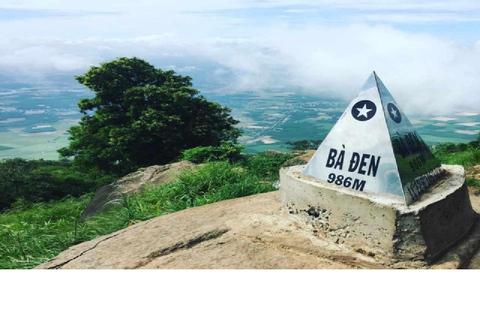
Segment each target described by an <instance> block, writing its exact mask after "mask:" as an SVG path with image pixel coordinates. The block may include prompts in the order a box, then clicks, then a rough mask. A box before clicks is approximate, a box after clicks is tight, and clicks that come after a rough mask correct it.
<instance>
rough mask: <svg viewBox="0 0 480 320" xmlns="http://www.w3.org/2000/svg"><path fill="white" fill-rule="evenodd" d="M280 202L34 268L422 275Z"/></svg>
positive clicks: (239, 204)
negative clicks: (327, 232) (334, 235)
mask: <svg viewBox="0 0 480 320" xmlns="http://www.w3.org/2000/svg"><path fill="white" fill-rule="evenodd" d="M280 198H281V196H280V192H278V191H275V192H270V193H264V194H259V195H253V196H249V197H244V198H237V199H232V200H226V201H221V202H217V203H214V204H210V205H205V206H201V207H196V208H191V209H187V210H183V211H179V212H175V213H172V214H168V215H165V216H161V217H158V218H154V219H151V220H148V221H145V222H142V223H139V224H136V225H133V226H131V227H128V228H126V229H123V230H120V231H117V232H115V233H112V234H110V235H107V236H103V237H100V238H97V239H95V240H92V241H88V242H84V243H81V244H79V245H76V246H74V247H71V248H70V249H68V250H66V251H64V252H62V253H61V254H60V255H58V256H57V257H55V258H53V259H51V260H49V261H47V262H46V263H44V264H42V265H40V266H38V267H37V268H43V269H168V268H169V269H201V268H215V269H217V268H245V269H254V268H259V269H270V268H274V269H297V268H301V269H351V268H369V269H371V268H375V269H378V268H393V267H395V268H418V267H421V268H425V266H424V265H419V264H416V263H415V262H411V263H408V262H407V263H403V264H398V263H397V264H391V262H390V261H389V260H388V259H386V257H383V256H381V255H378V254H373V253H372V252H369V251H368V250H361V249H357V250H354V249H352V248H350V247H347V246H345V245H342V244H337V243H335V242H333V241H332V240H329V239H327V238H324V237H323V236H322V235H321V232H318V230H317V229H316V227H315V226H314V224H313V223H312V221H311V219H310V218H309V217H306V216H301V215H295V214H289V213H287V212H284V211H282V209H281V206H282V204H281V199H280ZM478 209H480V208H478V207H477V208H476V210H478ZM478 239H480V231H479V230H478V228H477V229H476V230H474V232H473V234H472V235H470V237H468V238H467V240H466V241H470V242H469V244H468V245H463V247H462V244H460V245H459V246H458V247H457V248H453V249H452V250H451V251H450V252H449V254H447V255H446V258H445V259H444V260H442V261H441V263H440V264H437V265H435V266H434V267H438V268H458V267H465V266H467V265H468V261H469V259H470V258H471V257H472V255H473V254H474V253H475V252H474V250H473V249H472V246H476V245H477V244H478V243H479V242H478ZM463 243H466V242H463ZM465 247H468V248H465ZM467 249H468V250H467Z"/></svg>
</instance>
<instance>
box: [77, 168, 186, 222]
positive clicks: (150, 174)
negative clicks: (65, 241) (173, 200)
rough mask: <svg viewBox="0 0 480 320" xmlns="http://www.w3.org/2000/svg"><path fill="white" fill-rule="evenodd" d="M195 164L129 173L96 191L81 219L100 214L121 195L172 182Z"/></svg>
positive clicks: (143, 169) (144, 169) (145, 169)
mask: <svg viewBox="0 0 480 320" xmlns="http://www.w3.org/2000/svg"><path fill="white" fill-rule="evenodd" d="M194 167H195V164H193V163H191V162H188V161H181V162H175V163H171V164H166V165H163V166H151V167H147V168H142V169H140V170H138V171H136V172H133V173H130V174H129V175H126V176H125V177H123V178H120V179H118V180H117V181H115V182H113V183H111V184H109V185H106V186H103V187H101V188H100V189H98V190H97V192H96V193H95V196H94V197H93V199H92V201H91V202H90V203H89V204H88V205H87V207H86V208H85V210H83V212H82V219H85V218H87V217H89V216H92V215H94V214H96V213H99V212H101V211H102V210H103V209H104V208H105V204H106V203H107V202H109V201H111V200H114V199H117V198H119V197H121V194H132V193H138V192H140V191H141V190H142V189H143V188H145V187H146V186H159V185H162V184H165V183H168V182H171V181H173V180H174V179H175V178H176V176H177V175H178V174H179V173H180V172H181V171H183V170H192V169H193V168H194Z"/></svg>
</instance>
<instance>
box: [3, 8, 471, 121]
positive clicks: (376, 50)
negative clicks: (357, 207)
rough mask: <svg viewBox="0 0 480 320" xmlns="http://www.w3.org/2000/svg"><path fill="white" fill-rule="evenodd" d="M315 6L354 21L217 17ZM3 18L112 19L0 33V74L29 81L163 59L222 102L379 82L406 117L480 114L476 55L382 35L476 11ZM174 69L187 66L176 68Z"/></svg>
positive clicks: (13, 26)
mask: <svg viewBox="0 0 480 320" xmlns="http://www.w3.org/2000/svg"><path fill="white" fill-rule="evenodd" d="M295 6H297V7H295ZM322 6H324V7H325V8H334V9H336V10H339V9H341V8H348V9H349V10H357V11H355V12H353V13H352V11H349V12H350V14H353V20H352V21H353V22H352V21H341V23H337V24H334V25H330V26H325V24H322V23H321V22H318V21H314V22H309V24H306V23H303V24H287V23H282V22H281V21H282V20H281V19H276V18H269V19H270V20H268V19H267V18H265V17H264V16H262V15H259V16H257V17H256V18H255V15H252V17H248V14H247V18H239V17H237V16H235V11H234V10H229V14H224V13H223V12H222V11H218V10H223V9H235V8H270V9H275V8H277V9H279V10H278V13H279V14H282V13H285V14H291V15H295V16H300V17H301V16H302V14H309V13H316V12H317V11H318V12H321V11H322V10H317V9H319V8H320V9H322V8H323V7H322ZM2 7H3V8H6V7H9V8H18V9H30V10H32V9H44V10H60V11H82V10H83V11H91V12H96V11H98V12H112V14H108V15H104V16H101V18H100V17H97V16H95V15H93V16H92V15H80V16H68V17H53V18H35V19H32V18H28V19H17V20H13V21H10V20H9V21H0V31H3V32H2V34H3V35H6V34H8V35H9V36H8V37H5V36H4V37H3V38H0V72H2V73H8V72H9V73H10V74H15V75H16V76H17V77H18V76H19V75H21V76H23V77H25V79H29V78H38V77H40V76H41V75H43V74H49V73H67V74H71V73H75V74H78V73H81V72H83V71H85V70H86V69H87V68H88V67H89V66H91V65H96V64H98V63H99V62H101V61H104V60H109V59H113V58H115V57H118V56H133V55H136V56H139V57H141V58H144V59H146V60H148V61H153V62H155V61H158V60H159V59H161V60H162V65H164V66H168V65H171V66H175V69H176V70H177V71H179V72H183V73H189V72H197V73H198V72H206V73H209V74H210V76H211V77H213V78H216V79H221V78H222V77H223V78H225V77H228V79H229V82H227V81H220V82H221V83H225V82H227V84H225V85H224V87H223V88H222V89H223V90H224V91H230V92H233V91H243V90H266V89H272V88H285V87H286V88H296V90H305V91H309V92H314V93H318V94H322V95H325V94H328V95H331V96H336V97H341V98H344V99H347V100H348V99H352V98H353V97H354V96H355V94H356V93H357V92H358V90H359V88H360V87H361V85H362V84H363V81H365V79H366V78H367V77H368V76H369V74H370V73H371V72H372V71H373V70H376V71H377V72H378V74H379V75H380V77H381V78H382V80H383V81H384V82H385V84H386V86H387V87H388V88H389V89H390V91H391V92H392V94H393V96H394V97H395V98H396V99H397V101H398V102H399V104H400V105H401V106H402V107H403V108H404V109H405V110H407V111H409V112H429V113H436V112H440V113H445V112H455V111H457V112H458V111H462V110H471V111H476V110H480V97H479V95H478V94H477V91H478V88H480V43H473V44H471V45H468V46H466V45H460V44H458V43H455V42H452V41H449V40H445V39H442V38H439V37H438V36H436V35H432V34H430V35H427V34H420V33H415V32H405V31H400V30H398V29H395V28H393V27H389V26H386V25H385V24H386V23H388V22H392V21H396V22H402V23H410V22H412V21H414V22H420V21H423V22H426V21H437V22H438V21H447V22H452V21H472V20H476V19H477V17H476V11H475V10H480V3H478V2H477V1H459V2H455V3H453V2H450V1H449V2H447V1H421V2H420V1H400V0H392V1H362V2H358V1H353V0H337V1H316V2H310V1H289V0H284V1H280V2H278V1H276V2H270V1H259V2H257V1H242V0H237V1H235V3H234V4H232V3H228V4H227V3H225V2H220V1H201V2H198V1H195V2H181V3H180V2H178V1H173V0H172V1H165V2H162V3H159V2H157V1H153V0H138V1H135V2H132V1H124V0H121V1H92V0H85V1H82V2H75V1H73V2H72V1H60V0H49V1H33V0H32V1H25V0H24V1H11V2H10V3H9V2H5V3H2V4H1V5H0V8H2ZM250 10H254V9H250ZM406 10H416V11H414V12H411V11H408V12H405V11H406ZM367 11H368V12H367ZM252 12H254V11H252ZM334 18H335V17H332V19H334ZM245 19H250V20H248V21H245ZM362 21H377V22H378V21H381V23H382V24H383V25H371V24H365V23H362ZM252 22H254V23H252ZM352 23H353V24H352ZM180 58H181V59H183V60H182V61H183V63H182V64H178V61H173V60H175V59H176V60H178V59H180ZM199 59H200V60H201V61H202V63H203V62H210V63H211V66H210V65H209V68H210V69H208V68H205V66H204V65H200V62H198V61H199ZM169 60H172V61H169ZM27 77H28V78H27Z"/></svg>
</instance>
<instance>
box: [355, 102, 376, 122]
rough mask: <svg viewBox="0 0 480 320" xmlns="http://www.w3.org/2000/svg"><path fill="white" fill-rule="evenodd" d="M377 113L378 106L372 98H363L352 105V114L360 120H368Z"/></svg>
mask: <svg viewBox="0 0 480 320" xmlns="http://www.w3.org/2000/svg"><path fill="white" fill-rule="evenodd" d="M375 113H377V106H375V103H373V102H372V101H370V100H362V101H359V102H357V103H355V105H354V106H353V107H352V116H353V117H354V118H355V119H356V120H358V121H367V120H370V119H372V118H373V116H374V115H375Z"/></svg>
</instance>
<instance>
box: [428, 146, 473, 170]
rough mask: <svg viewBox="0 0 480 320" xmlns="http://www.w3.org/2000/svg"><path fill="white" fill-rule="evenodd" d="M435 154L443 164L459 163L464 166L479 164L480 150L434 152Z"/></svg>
mask: <svg viewBox="0 0 480 320" xmlns="http://www.w3.org/2000/svg"><path fill="white" fill-rule="evenodd" d="M435 156H436V157H437V158H438V160H440V162H441V163H443V164H459V165H462V166H464V167H470V166H474V165H477V164H480V150H472V149H471V150H465V151H456V152H435Z"/></svg>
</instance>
